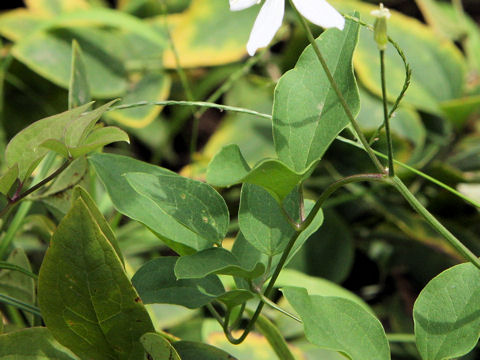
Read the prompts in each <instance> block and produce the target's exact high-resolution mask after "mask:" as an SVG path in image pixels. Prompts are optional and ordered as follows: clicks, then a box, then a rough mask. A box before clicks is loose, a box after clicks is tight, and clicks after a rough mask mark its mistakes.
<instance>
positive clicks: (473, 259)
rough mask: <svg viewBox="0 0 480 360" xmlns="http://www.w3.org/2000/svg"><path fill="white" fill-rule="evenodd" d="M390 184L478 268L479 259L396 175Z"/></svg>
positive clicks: (479, 265)
mask: <svg viewBox="0 0 480 360" xmlns="http://www.w3.org/2000/svg"><path fill="white" fill-rule="evenodd" d="M390 179H391V184H392V185H393V186H394V187H395V188H396V189H397V191H398V192H399V193H400V194H401V195H402V196H403V197H404V198H405V200H407V201H408V203H409V204H410V206H411V207H412V208H413V209H414V210H415V211H416V212H418V213H419V214H420V215H422V216H423V218H424V219H425V220H426V221H427V222H428V223H429V224H430V225H431V226H432V227H433V228H434V229H435V230H436V231H437V232H438V233H439V234H440V235H442V236H443V237H444V238H445V239H446V240H447V241H448V243H449V244H450V245H451V246H452V247H453V248H454V249H455V250H457V251H458V253H459V254H461V255H462V256H463V257H464V258H465V259H466V260H468V261H470V262H471V263H472V264H473V265H475V266H476V267H477V268H479V269H480V260H479V259H478V257H477V256H476V255H475V254H474V253H473V252H472V251H471V250H470V249H469V248H467V247H466V246H465V245H463V244H462V242H461V241H460V240H458V239H457V238H456V237H455V235H453V234H452V233H451V232H450V231H449V230H448V229H447V228H446V227H445V226H443V225H442V223H440V221H438V220H437V219H436V218H435V217H434V216H433V215H432V214H431V213H430V212H429V211H428V210H427V209H426V208H425V207H424V206H423V205H422V204H421V203H420V201H418V200H417V198H416V197H415V196H414V195H413V194H412V193H411V192H410V190H408V188H407V187H406V186H405V184H404V183H403V182H402V180H400V178H398V177H397V176H395V177H392V178H390Z"/></svg>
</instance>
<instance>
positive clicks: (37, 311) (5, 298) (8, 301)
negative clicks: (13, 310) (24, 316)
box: [0, 294, 42, 316]
mask: <svg viewBox="0 0 480 360" xmlns="http://www.w3.org/2000/svg"><path fill="white" fill-rule="evenodd" d="M0 302H3V303H5V304H8V305H12V306H15V307H17V308H19V309H21V310H23V311H27V312H29V313H32V314H34V315H38V316H42V314H41V313H40V309H39V308H37V307H36V306H33V305H30V304H27V303H25V302H23V301H21V300H18V299H15V298H13V297H10V296H8V295H4V294H0Z"/></svg>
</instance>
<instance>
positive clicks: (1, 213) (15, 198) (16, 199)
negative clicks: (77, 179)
mask: <svg viewBox="0 0 480 360" xmlns="http://www.w3.org/2000/svg"><path fill="white" fill-rule="evenodd" d="M71 163H72V161H71V160H68V161H66V162H65V163H63V165H62V166H60V167H59V168H58V169H57V170H56V171H55V172H53V173H52V174H51V175H49V176H48V177H46V178H45V179H43V180H42V181H40V182H38V183H37V184H35V185H34V186H32V187H31V188H30V189H28V190H27V191H25V192H23V193H22V194H20V195H14V196H13V197H12V198H11V199H10V201H9V202H8V204H7V206H5V208H3V209H2V211H0V218H2V217H3V216H4V215H5V214H6V213H7V212H8V210H10V208H11V207H13V206H14V205H15V204H17V203H18V202H20V201H21V200H23V199H25V198H26V197H27V196H28V195H30V194H31V193H33V192H35V191H37V190H38V189H40V188H41V187H42V186H44V185H45V184H48V182H49V181H51V180H53V179H54V178H56V177H57V176H58V175H60V174H61V173H62V172H63V171H64V170H65V169H66V168H67V167H68V166H69V165H70V164H71Z"/></svg>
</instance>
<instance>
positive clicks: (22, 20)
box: [0, 8, 45, 41]
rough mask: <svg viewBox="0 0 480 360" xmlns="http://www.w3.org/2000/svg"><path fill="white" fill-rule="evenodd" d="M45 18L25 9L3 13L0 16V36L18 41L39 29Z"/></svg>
mask: <svg viewBox="0 0 480 360" xmlns="http://www.w3.org/2000/svg"><path fill="white" fill-rule="evenodd" d="M44 22H45V18H44V17H43V16H41V15H39V14H35V13H32V12H31V11H28V10H26V9H25V8H17V9H13V10H10V11H5V12H2V14H1V15H0V34H2V36H4V37H5V38H7V39H9V40H12V41H18V40H20V39H21V38H23V37H26V36H29V35H30V34H32V33H33V32H34V31H36V30H37V29H39V28H40V27H41V26H42V24H43V23H44Z"/></svg>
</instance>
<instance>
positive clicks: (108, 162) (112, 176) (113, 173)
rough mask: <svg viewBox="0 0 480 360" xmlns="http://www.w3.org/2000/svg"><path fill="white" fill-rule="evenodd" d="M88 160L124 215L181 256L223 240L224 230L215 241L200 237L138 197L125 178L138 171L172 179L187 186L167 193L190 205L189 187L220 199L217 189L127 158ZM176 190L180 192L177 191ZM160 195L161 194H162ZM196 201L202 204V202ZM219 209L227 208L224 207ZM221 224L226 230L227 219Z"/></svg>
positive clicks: (100, 156) (94, 157)
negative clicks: (135, 221)
mask: <svg viewBox="0 0 480 360" xmlns="http://www.w3.org/2000/svg"><path fill="white" fill-rule="evenodd" d="M89 161H90V163H91V164H92V165H93V167H94V168H95V170H96V172H97V175H98V176H99V177H100V180H101V181H102V183H103V184H104V185H105V188H106V190H107V192H108V194H109V195H110V198H111V199H112V201H113V204H114V205H115V208H116V209H117V210H118V211H119V212H121V213H122V214H124V215H126V216H129V217H130V218H132V219H134V220H137V221H140V222H141V223H143V224H145V225H146V226H147V227H149V228H150V229H151V230H152V231H153V232H155V233H156V234H157V235H158V236H159V237H160V238H161V239H162V240H163V241H164V242H165V243H166V244H167V245H168V246H169V247H171V248H172V249H173V250H175V251H176V252H177V253H179V254H181V255H183V254H188V253H193V252H195V251H194V250H202V249H206V248H209V247H211V246H212V244H213V243H214V242H215V241H219V240H220V236H219V235H220V232H222V231H223V230H222V231H220V232H219V233H218V236H217V237H216V238H210V237H204V236H206V235H205V234H204V233H202V234H201V233H198V232H197V231H195V229H193V228H192V227H186V226H185V225H184V223H182V222H181V220H180V219H176V218H174V217H172V216H171V215H169V214H167V213H165V211H164V209H162V208H161V207H159V206H158V205H157V204H156V203H155V202H154V201H153V200H152V199H150V198H148V197H146V196H143V195H141V194H139V193H138V192H137V191H136V190H135V189H134V188H133V187H132V186H131V185H130V184H129V182H128V181H127V177H126V176H124V175H125V174H126V173H129V172H137V173H143V174H146V175H150V176H153V177H154V178H155V179H157V177H158V178H159V179H162V176H165V177H163V179H169V180H172V184H173V183H175V184H177V185H179V184H182V186H185V187H186V188H181V189H180V188H177V189H173V187H172V188H171V189H169V190H167V192H168V193H170V194H171V195H172V196H175V197H178V200H181V201H187V202H188V203H190V201H195V200H194V199H191V198H189V199H187V198H186V197H187V194H188V192H184V191H186V190H187V188H188V186H193V187H194V188H202V189H203V190H202V193H204V194H206V195H207V197H209V198H212V197H217V196H218V197H219V196H220V195H218V194H216V195H214V194H213V193H214V190H213V189H212V188H210V187H209V186H208V185H206V184H202V185H200V183H199V182H197V181H193V180H184V179H182V178H180V176H178V175H177V174H175V173H173V172H171V171H169V170H166V169H164V168H161V167H158V166H154V165H150V164H148V163H145V162H142V161H138V160H135V159H132V158H129V157H126V156H119V155H112V154H93V155H91V156H90V157H89ZM207 187H208V190H207ZM177 190H178V192H176V191H177ZM163 191H164V190H162V192H163ZM182 194H184V195H185V199H182ZM158 195H161V192H160V193H159V194H158ZM197 201H199V199H198V200H197ZM215 201H216V203H219V201H220V200H219V199H217V200H215ZM169 206H170V207H172V206H173V207H174V204H170V205H169ZM219 206H220V207H222V208H223V209H225V208H224V206H225V205H224V204H223V205H219ZM179 211H180V210H179V209H177V210H175V212H176V213H178V212H179ZM187 211H188V210H187ZM197 215H198V216H197ZM180 216H182V214H180ZM203 216H205V215H203V214H200V213H199V214H196V217H197V218H198V217H200V220H201V221H203V219H202V217H203ZM221 218H225V214H224V215H222V216H221ZM207 220H208V219H207ZM222 221H223V222H222ZM222 221H219V229H223V226H224V224H225V222H224V220H222Z"/></svg>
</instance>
